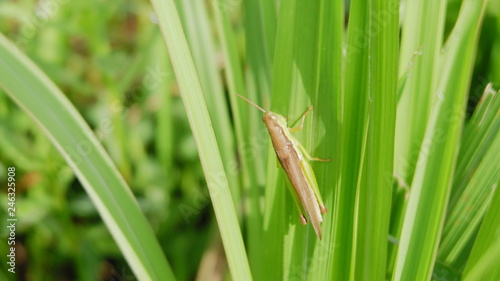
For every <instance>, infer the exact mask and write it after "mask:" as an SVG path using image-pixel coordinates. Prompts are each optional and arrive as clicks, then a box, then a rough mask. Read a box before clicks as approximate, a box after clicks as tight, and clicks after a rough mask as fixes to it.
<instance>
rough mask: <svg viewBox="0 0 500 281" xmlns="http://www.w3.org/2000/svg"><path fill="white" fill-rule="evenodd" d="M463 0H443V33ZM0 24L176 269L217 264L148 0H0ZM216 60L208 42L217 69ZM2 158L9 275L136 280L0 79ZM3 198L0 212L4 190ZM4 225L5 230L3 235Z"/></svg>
mask: <svg viewBox="0 0 500 281" xmlns="http://www.w3.org/2000/svg"><path fill="white" fill-rule="evenodd" d="M241 2H242V1H241V0H232V1H227V2H226V5H227V7H226V8H227V12H228V13H229V14H230V16H231V19H232V24H233V29H234V30H235V34H236V35H237V37H236V38H237V40H238V43H239V46H240V51H241V52H240V54H241V56H242V58H243V54H244V45H245V42H244V30H243V28H242V21H243V12H242V11H241ZM460 3H461V1H456V0H455V1H454V0H451V1H449V4H448V14H447V17H448V22H449V25H447V32H449V31H450V29H451V27H452V24H453V23H454V21H455V20H456V17H457V13H458V9H459V6H460ZM197 4H199V5H206V6H207V9H208V13H209V15H210V9H209V6H210V5H209V4H208V3H206V2H205V1H199V2H198V3H197ZM495 13H498V9H497V11H494V10H491V11H488V12H487V13H486V17H485V20H484V25H483V29H482V34H481V39H480V43H479V48H478V52H477V59H476V66H475V71H474V76H473V78H472V85H471V92H470V98H469V106H468V112H469V113H471V112H472V111H473V109H474V108H475V106H476V104H477V103H478V101H479V98H480V95H481V94H482V92H483V90H484V88H485V86H486V84H487V83H488V82H490V81H492V82H493V87H494V88H497V89H498V88H499V87H500V67H499V66H500V40H499V39H498V34H499V28H500V24H499V21H498V14H495ZM211 30H212V31H213V30H214V28H213V27H212V29H211ZM0 32H1V33H3V34H4V35H5V36H7V37H8V38H9V39H10V40H11V41H13V42H14V43H15V44H16V45H17V47H18V48H20V49H21V50H22V51H23V52H24V53H26V54H27V55H28V56H29V57H30V58H31V59H32V60H33V61H34V62H35V63H36V64H37V65H38V66H39V67H40V68H41V69H42V70H43V71H44V72H45V73H46V74H47V75H48V76H49V77H50V78H51V79H52V80H53V81H54V82H55V83H56V84H57V85H58V87H59V88H60V89H61V90H62V91H63V92H64V93H65V94H66V95H67V97H68V98H69V99H70V101H71V102H72V103H73V104H74V106H75V107H76V108H77V109H78V111H79V112H80V114H81V115H82V116H83V117H84V118H85V120H86V121H87V122H88V124H89V125H90V127H91V128H92V129H93V131H94V132H95V134H96V136H97V137H98V139H99V140H100V141H101V143H102V144H103V146H104V147H105V149H106V150H107V152H108V153H109V154H110V156H111V158H112V159H113V161H114V163H115V164H116V166H117V167H118V169H119V171H120V172H121V174H122V175H123V176H124V178H125V179H126V181H127V183H128V185H129V186H130V188H131V189H132V191H133V193H134V195H135V196H136V198H137V200H138V201H139V203H140V205H141V207H142V210H143V211H144V213H145V214H146V216H147V218H148V219H149V222H150V223H151V225H152V227H153V229H154V231H155V232H156V235H157V237H158V240H159V241H160V243H161V244H162V247H163V251H164V252H165V255H166V256H167V259H168V261H169V262H170V264H171V266H172V269H173V270H174V274H175V276H176V277H177V278H178V280H194V279H196V274H197V272H198V269H199V267H200V262H201V260H202V258H203V257H204V255H215V256H217V257H218V258H216V260H218V261H222V263H221V264H219V265H218V267H220V269H221V272H223V271H224V268H225V265H224V263H223V260H224V258H223V251H222V249H221V244H220V241H219V240H218V234H217V232H218V230H217V225H216V223H215V220H214V217H213V211H212V207H211V205H210V198H209V196H208V191H207V189H206V185H205V181H204V176H203V173H202V170H201V166H200V163H199V159H198V155H197V151H196V147H195V144H194V141H193V138H192V136H191V133H190V128H189V124H188V122H187V119H186V116H185V111H184V108H183V105H182V101H181V100H180V97H179V93H178V88H177V85H176V82H175V77H174V75H173V72H172V70H171V66H170V63H169V59H168V54H167V52H166V49H165V46H164V42H163V39H162V38H161V35H160V33H159V30H158V26H157V24H156V17H155V14H154V13H153V10H152V8H151V5H150V3H149V2H147V1H141V0H129V1H101V0H87V1H68V0H43V1H33V0H19V1H10V0H0ZM208 36H214V37H215V36H217V35H216V34H215V33H214V34H208ZM445 37H446V36H445ZM0 56H1V54H0ZM220 60H221V59H220V55H219V54H218V53H217V52H216V53H214V54H213V61H214V64H216V65H217V67H218V69H219V71H220V72H221V73H222V71H223V69H222V65H223V63H222V62H221V61H220ZM221 73H219V74H221ZM0 76H1V73H0ZM221 77H222V76H221ZM34 94H36V93H34ZM10 166H14V167H16V171H17V184H18V185H17V194H16V195H17V208H18V213H17V215H18V219H19V224H18V229H17V230H16V233H17V241H18V243H19V244H17V247H18V248H17V254H18V257H17V270H18V273H17V274H16V275H15V276H16V277H17V278H18V280H135V278H134V275H133V274H132V271H131V270H130V268H129V267H128V265H127V264H126V262H125V260H124V259H123V256H122V254H121V252H120V250H119V249H118V247H117V246H116V244H115V242H114V240H113V239H112V238H111V236H110V234H109V233H108V230H107V228H106V227H105V225H104V224H103V222H102V220H101V218H100V217H99V215H98V213H97V211H96V209H95V207H94V206H93V204H92V203H91V201H90V199H89V198H88V196H87V194H86V193H85V191H84V190H83V188H82V186H81V184H80V183H79V181H78V180H77V179H76V178H75V176H74V174H73V172H72V170H71V168H70V167H69V166H68V165H67V164H66V162H65V161H64V159H63V158H62V157H61V156H60V155H59V153H58V151H57V150H56V149H55V148H54V146H53V145H52V144H51V142H50V141H49V139H48V138H47V137H46V136H45V135H44V134H43V132H42V131H41V130H40V129H39V128H38V127H37V125H36V124H35V123H34V122H33V121H32V119H31V118H30V117H29V116H28V115H27V114H26V113H25V112H24V111H22V110H21V109H20V108H19V107H18V106H17V105H16V104H14V102H13V101H12V100H10V99H9V98H8V96H7V95H6V94H5V93H4V92H2V90H0V171H7V167H10ZM5 180H6V173H4V172H2V173H0V182H2V183H3V182H5ZM2 186H3V184H2ZM0 197H1V198H0V202H2V207H0V219H2V220H4V219H5V218H6V208H4V207H3V204H4V203H3V202H7V201H6V197H7V195H6V191H5V190H2V192H1V193H0ZM5 206H6V205H5ZM7 234H8V233H7V232H6V231H5V230H4V229H2V230H1V231H0V240H1V241H4V240H5V237H6V236H7ZM6 252H7V245H6V243H0V253H6ZM28 253H29V254H28ZM0 271H1V273H0V279H1V280H4V278H11V276H7V275H4V274H5V272H6V265H5V263H1V264H0ZM5 280H8V279H5Z"/></svg>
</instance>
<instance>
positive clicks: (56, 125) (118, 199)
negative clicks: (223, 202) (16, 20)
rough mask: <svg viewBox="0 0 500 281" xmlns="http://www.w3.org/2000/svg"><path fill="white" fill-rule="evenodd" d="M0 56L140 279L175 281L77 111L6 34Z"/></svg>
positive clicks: (6, 74)
mask: <svg viewBox="0 0 500 281" xmlns="http://www.w3.org/2000/svg"><path fill="white" fill-rule="evenodd" d="M0 54H2V56H1V57H0V73H2V74H1V76H0V84H1V85H2V87H3V88H4V89H5V90H6V92H7V93H8V94H9V96H10V97H11V98H12V99H13V100H14V101H15V102H16V103H17V104H18V105H19V106H20V107H22V108H23V109H24V110H25V111H26V113H27V114H29V115H30V116H31V117H32V118H33V119H34V120H35V121H36V122H37V123H38V125H39V126H40V127H41V128H42V129H43V131H44V132H45V133H46V134H47V136H48V137H49V138H50V139H51V141H52V143H53V144H54V145H55V146H56V147H57V149H58V150H59V151H60V153H61V154H62V155H64V157H65V158H66V161H67V162H68V164H69V165H70V166H71V167H72V168H73V170H74V171H75V174H76V175H77V177H78V179H79V180H80V182H81V183H82V185H83V186H84V188H85V191H86V192H87V194H88V195H89V197H90V198H91V199H92V202H93V203H94V205H95V206H96V208H97V209H98V211H99V213H100V215H101V217H102V218H103V220H104V222H105V223H106V225H107V227H108V229H109V231H110V233H111V235H112V236H113V237H114V239H115V241H116V243H117V244H118V246H119V247H120V249H121V251H122V252H123V254H124V256H125V258H126V259H127V261H128V263H129V265H130V267H131V268H132V270H133V271H134V273H135V275H136V276H137V277H138V278H139V279H141V280H160V279H163V280H175V278H174V276H173V273H172V270H171V269H170V266H169V265H168V263H167V261H166V259H165V256H164V255H163V253H162V252H161V247H160V245H159V244H158V241H157V240H156V238H155V236H154V233H153V231H152V229H151V226H150V225H149V223H148V222H147V220H146V218H145V217H144V215H143V214H142V212H141V210H140V209H139V205H138V204H137V201H136V200H135V198H134V197H133V195H132V193H131V192H130V190H129V188H128V187H127V185H126V183H125V181H124V180H123V178H122V177H121V176H120V174H119V173H118V171H117V170H116V168H115V167H114V165H113V163H112V162H111V160H110V158H109V156H108V155H107V154H106V152H105V151H104V149H103V148H102V147H101V145H100V144H99V142H98V141H97V139H96V138H95V136H94V135H93V133H92V131H91V130H90V128H89V127H88V125H87V124H86V123H85V121H84V120H83V118H82V117H81V116H80V115H79V113H78V111H77V110H76V109H75V108H74V106H73V105H72V104H71V103H70V102H69V101H68V100H67V99H66V98H65V96H64V94H63V93H62V92H61V91H60V90H59V89H58V88H57V87H56V85H54V83H52V82H51V81H50V80H49V78H47V76H46V75H44V74H43V73H42V72H41V71H40V69H38V68H37V67H36V66H35V65H34V64H33V63H32V62H31V61H30V60H29V59H28V58H27V57H26V56H24V55H23V54H22V53H21V52H20V51H19V50H18V49H17V48H16V47H15V46H14V45H13V44H12V43H10V42H9V41H8V40H7V39H6V38H5V37H3V36H2V35H0Z"/></svg>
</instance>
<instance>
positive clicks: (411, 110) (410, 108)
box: [394, 0, 446, 183]
mask: <svg viewBox="0 0 500 281" xmlns="http://www.w3.org/2000/svg"><path fill="white" fill-rule="evenodd" d="M445 8H446V1H444V0H441V1H437V2H436V1H435V0H423V1H409V2H407V3H406V7H405V10H406V11H407V12H406V13H405V17H404V23H403V28H402V38H401V55H400V64H399V69H400V70H399V72H400V74H402V73H404V72H405V70H406V69H407V68H408V64H409V63H412V66H411V75H409V76H408V78H407V81H406V82H405V87H404V89H403V93H402V96H401V100H400V101H399V104H398V113H397V118H396V120H397V122H396V128H397V129H396V132H397V134H396V142H395V143H396V146H395V164H396V165H395V167H394V168H395V170H394V173H395V174H396V175H397V176H398V177H400V178H401V179H402V180H404V181H405V182H406V183H411V181H412V178H413V173H414V172H415V167H416V162H417V156H418V152H419V150H420V146H421V145H422V141H423V138H424V133H425V128H426V125H427V120H428V118H429V114H430V109H431V106H432V102H433V99H434V92H435V89H436V86H437V81H436V79H434V77H435V76H437V75H436V73H437V71H439V69H438V65H439V64H438V59H439V54H440V51H441V45H442V41H443V29H444V20H445V11H446V9H445ZM416 52H417V53H418V58H416V59H414V56H415V53H416Z"/></svg>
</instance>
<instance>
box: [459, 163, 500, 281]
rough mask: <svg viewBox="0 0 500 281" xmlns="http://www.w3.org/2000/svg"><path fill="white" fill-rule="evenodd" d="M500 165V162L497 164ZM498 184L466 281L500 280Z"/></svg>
mask: <svg viewBox="0 0 500 281" xmlns="http://www.w3.org/2000/svg"><path fill="white" fill-rule="evenodd" d="M497 163H498V162H497ZM499 185H500V182H496V183H495V185H494V186H493V187H492V188H493V189H494V190H495V195H494V197H493V200H492V202H491V204H490V207H489V209H488V211H487V213H486V216H485V217H484V220H483V222H482V224H481V228H480V229H479V233H478V235H477V238H476V240H475V241H476V242H475V243H474V247H473V248H472V252H471V254H470V258H469V260H468V262H467V265H466V267H465V270H464V274H463V279H462V280H464V281H473V280H484V281H495V280H499V279H500V268H499V267H498V261H499V260H500V239H499V235H498V233H499V231H500V220H498V218H499V217H500V192H498V186H499Z"/></svg>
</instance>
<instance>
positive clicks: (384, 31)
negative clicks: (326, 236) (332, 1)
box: [351, 0, 399, 280]
mask: <svg viewBox="0 0 500 281" xmlns="http://www.w3.org/2000/svg"><path fill="white" fill-rule="evenodd" d="M361 2H363V1H361ZM398 4H399V1H394V0H374V1H369V2H368V5H366V6H367V8H368V11H367V15H368V22H367V24H368V26H367V31H368V33H367V34H366V36H367V38H366V40H367V45H368V58H367V72H366V74H364V75H366V78H364V79H366V80H367V83H368V93H367V94H368V96H367V99H368V120H369V121H368V122H369V123H368V124H367V125H368V128H367V136H366V137H367V139H366V148H365V151H364V152H362V153H363V159H362V166H361V167H360V168H361V169H362V170H361V174H360V175H359V185H358V187H357V188H358V190H357V192H358V194H357V199H356V201H357V202H356V205H357V208H356V217H355V218H354V219H355V221H356V226H355V233H356V242H355V248H354V250H353V251H355V264H354V265H353V266H354V267H355V268H354V275H353V276H352V277H351V278H354V279H355V280H383V279H384V278H385V274H386V272H385V268H386V262H387V256H386V255H387V239H388V233H389V218H390V203H389V202H390V201H391V196H392V182H393V181H392V171H393V153H394V129H395V122H396V121H395V117H396V100H397V83H398V73H397V63H398V57H397V54H398V44H399V38H398V36H399V6H398ZM353 8H354V7H353ZM361 75H363V74H361Z"/></svg>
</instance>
